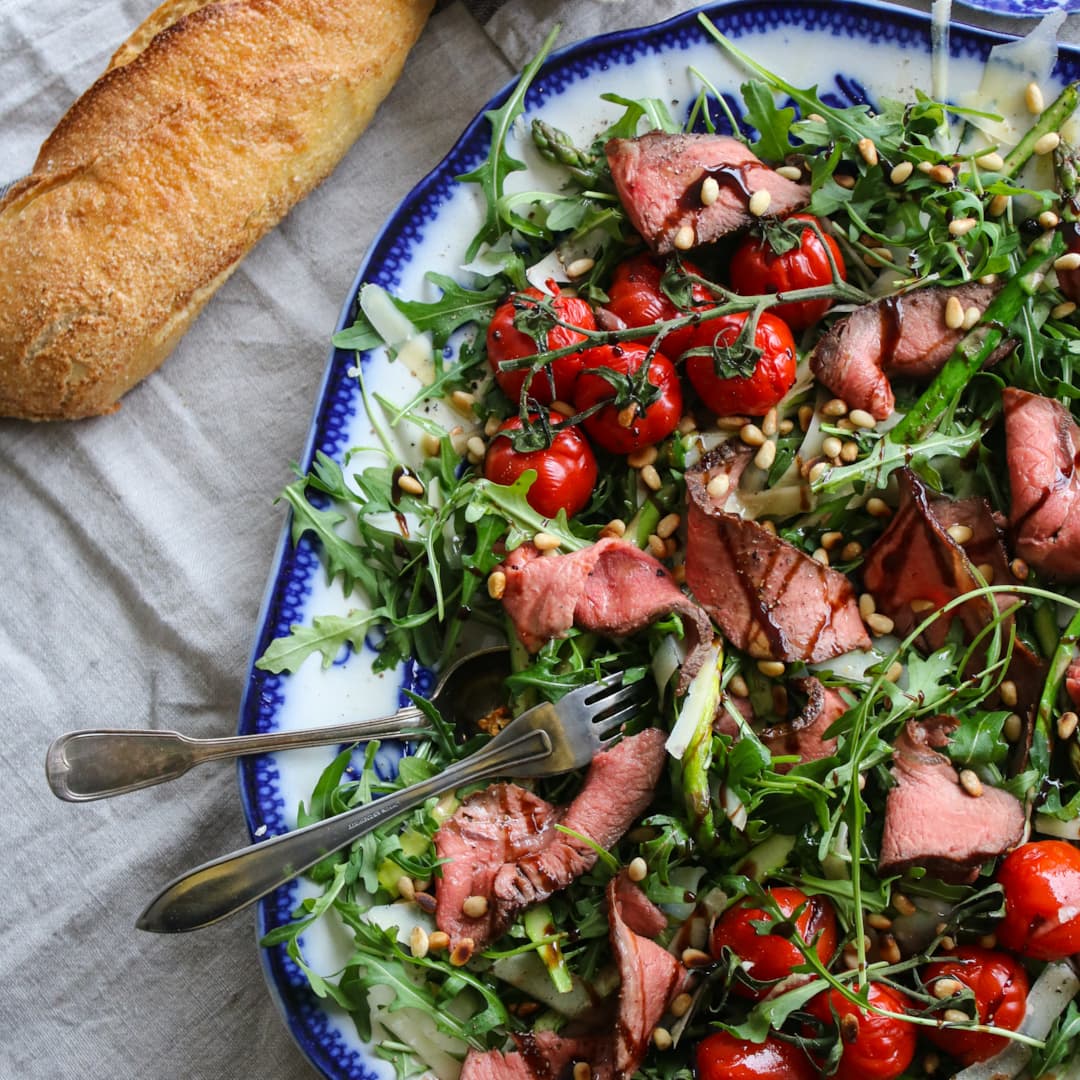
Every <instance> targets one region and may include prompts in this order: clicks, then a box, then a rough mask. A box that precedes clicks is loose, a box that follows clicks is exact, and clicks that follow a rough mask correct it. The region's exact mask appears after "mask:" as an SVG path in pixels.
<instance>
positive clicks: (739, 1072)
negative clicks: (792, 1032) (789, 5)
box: [696, 1031, 818, 1080]
mask: <svg viewBox="0 0 1080 1080" xmlns="http://www.w3.org/2000/svg"><path fill="white" fill-rule="evenodd" d="M696 1064H697V1077H698V1080H813V1078H814V1077H816V1076H817V1075H818V1071H817V1069H816V1068H814V1066H813V1065H812V1064H811V1063H810V1060H809V1058H807V1056H806V1054H804V1053H803V1052H802V1050H800V1049H799V1048H798V1047H797V1046H795V1045H793V1044H792V1043H788V1042H784V1041H783V1040H782V1039H776V1038H772V1037H770V1038H768V1039H766V1040H765V1041H764V1042H761V1043H755V1042H749V1041H747V1040H744V1039H738V1038H736V1037H735V1036H734V1035H731V1034H729V1033H728V1032H726V1031H717V1032H714V1033H713V1034H712V1035H708V1036H706V1037H705V1038H704V1039H702V1040H701V1042H699V1043H698V1048H697V1054H696Z"/></svg>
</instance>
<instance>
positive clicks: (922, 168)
mask: <svg viewBox="0 0 1080 1080" xmlns="http://www.w3.org/2000/svg"><path fill="white" fill-rule="evenodd" d="M915 168H916V169H918V170H919V172H921V173H925V174H926V175H927V176H929V175H930V172H931V170H932V169H933V168H934V163H933V162H932V161H920V162H919V163H918V165H916V166H915Z"/></svg>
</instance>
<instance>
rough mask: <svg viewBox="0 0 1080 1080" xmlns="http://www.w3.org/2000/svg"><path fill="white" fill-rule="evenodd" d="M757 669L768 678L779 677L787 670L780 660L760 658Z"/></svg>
mask: <svg viewBox="0 0 1080 1080" xmlns="http://www.w3.org/2000/svg"><path fill="white" fill-rule="evenodd" d="M757 669H758V671H760V672H761V674H762V675H764V676H765V678H767V679H779V678H780V676H781V675H783V674H784V672H785V671H787V668H786V667H785V666H784V664H783V663H782V662H781V661H780V660H759V661H758V662H757Z"/></svg>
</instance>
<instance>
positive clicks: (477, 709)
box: [45, 647, 510, 802]
mask: <svg viewBox="0 0 1080 1080" xmlns="http://www.w3.org/2000/svg"><path fill="white" fill-rule="evenodd" d="M509 674H510V651H509V649H507V648H505V647H497V648H494V649H482V650H480V651H479V652H474V653H470V654H469V655H467V656H464V657H462V658H461V659H460V660H458V661H457V662H456V663H455V664H452V665H451V666H450V667H448V668H447V669H446V671H445V673H444V674H443V675H442V677H441V678H440V679H439V681H438V683H437V684H436V686H435V689H434V690H433V691H432V694H431V699H430V700H431V701H432V703H433V704H435V705H437V706H438V708H439V711H440V713H441V714H442V716H443V718H444V719H445V720H446V721H447V723H449V724H451V725H454V726H459V727H461V729H462V730H464V725H467V724H475V722H476V720H477V719H479V718H480V717H482V716H485V715H486V714H487V713H489V712H491V711H492V710H493V709H496V708H498V706H500V705H504V704H505V703H506V689H505V686H504V683H505V681H506V677H507V675H509ZM430 730H431V729H430V727H429V725H428V722H427V718H426V717H425V716H424V714H423V712H422V711H421V710H420V709H419V708H418V707H417V706H416V705H405V706H403V707H402V708H400V709H398V711H397V712H395V713H393V714H391V715H390V716H383V717H378V718H376V719H372V720H357V721H354V722H352V723H345V724H334V725H332V726H330V727H319V728H308V729H307V730H301V731H274V732H270V733H268V734H263V735H234V736H232V737H230V738H221V739H193V738H190V737H189V736H187V735H182V734H180V733H179V732H177V731H145V730H142V731H141V730H124V729H122V728H121V729H116V728H112V729H110V728H104V729H90V730H85V731H71V732H68V733H67V734H66V735H61V736H60V737H59V738H58V739H56V740H55V741H54V742H53V743H52V745H51V746H50V747H49V750H48V753H47V754H46V756H45V775H46V777H47V778H48V781H49V787H51V788H52V790H53V793H54V794H55V795H56V796H57V797H58V798H61V799H65V800H66V801H68V802H88V801H90V800H91V799H105V798H109V797H110V796H112V795H122V794H124V793H125V792H128V791H137V790H138V789H139V788H145V787H151V786H152V785H154V784H161V783H164V782H165V781H166V780H175V779H176V778H177V777H178V776H183V775H184V773H186V772H187V771H188V770H189V769H191V768H193V767H194V766H196V765H201V764H202V763H203V762H205V761H216V760H219V759H222V758H234V757H241V756H243V755H246V754H263V753H269V752H271V751H277V750H292V749H297V748H299V747H304V746H326V745H328V744H331V743H349V742H355V741H357V740H361V739H376V738H399V737H402V736H419V735H425V734H428V733H429V732H430Z"/></svg>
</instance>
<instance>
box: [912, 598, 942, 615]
mask: <svg viewBox="0 0 1080 1080" xmlns="http://www.w3.org/2000/svg"><path fill="white" fill-rule="evenodd" d="M936 607H937V604H935V603H934V601H933V600H912V601H911V610H912V611H913V612H914V613H915V614H916V615H922V614H923V613H925V612H927V611H933V610H934V608H936Z"/></svg>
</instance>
